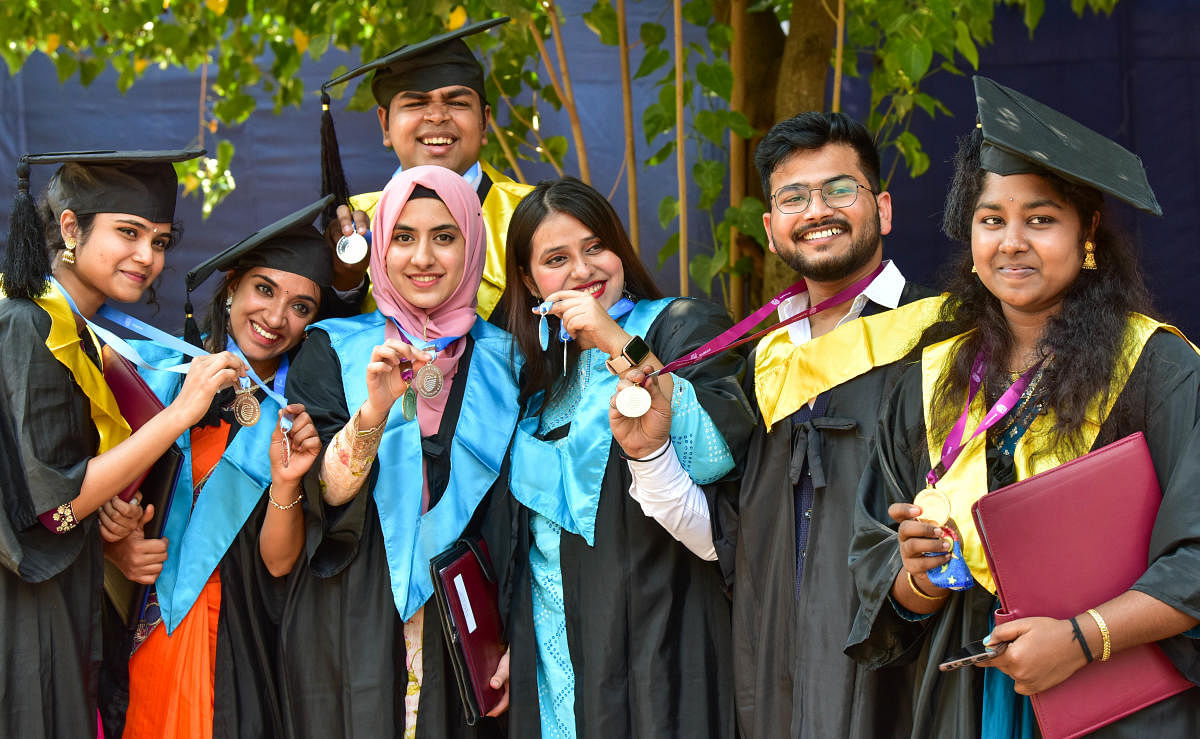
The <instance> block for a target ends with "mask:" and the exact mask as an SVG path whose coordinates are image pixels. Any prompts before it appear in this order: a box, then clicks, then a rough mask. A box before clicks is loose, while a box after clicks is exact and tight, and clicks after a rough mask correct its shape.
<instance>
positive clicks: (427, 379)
mask: <svg viewBox="0 0 1200 739" xmlns="http://www.w3.org/2000/svg"><path fill="white" fill-rule="evenodd" d="M442 382H443V380H442V371H441V370H440V369H438V368H437V365H435V364H434V363H433V362H432V361H431V362H428V363H427V364H426V365H425V366H424V367H422V368H421V369H419V370H417V376H416V377H415V378H413V384H414V385H415V386H416V390H417V394H418V395H420V396H421V397H422V398H425V399H427V400H428V399H429V398H436V397H437V396H438V393H440V392H442Z"/></svg>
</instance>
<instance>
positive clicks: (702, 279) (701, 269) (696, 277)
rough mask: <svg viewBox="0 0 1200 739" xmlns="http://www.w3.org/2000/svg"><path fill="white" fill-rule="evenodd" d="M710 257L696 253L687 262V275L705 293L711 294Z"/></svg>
mask: <svg viewBox="0 0 1200 739" xmlns="http://www.w3.org/2000/svg"><path fill="white" fill-rule="evenodd" d="M711 272H712V257H710V256H708V255H707V254H697V255H696V256H694V257H692V259H691V261H690V262H688V275H689V276H690V277H691V278H692V282H694V283H696V284H697V285H699V286H700V289H701V290H703V291H704V294H705V295H712V274H711Z"/></svg>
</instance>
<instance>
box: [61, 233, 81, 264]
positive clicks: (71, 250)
mask: <svg viewBox="0 0 1200 739" xmlns="http://www.w3.org/2000/svg"><path fill="white" fill-rule="evenodd" d="M65 243H66V247H67V248H66V249H63V253H62V260H63V262H64V263H66V264H75V247H77V246H79V242H77V241H75V238H74V237H72V236H68V237H67V239H66V242H65Z"/></svg>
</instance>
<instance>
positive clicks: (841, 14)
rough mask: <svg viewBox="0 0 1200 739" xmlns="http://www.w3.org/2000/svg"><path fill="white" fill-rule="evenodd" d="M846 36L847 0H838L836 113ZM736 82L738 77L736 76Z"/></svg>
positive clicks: (840, 105)
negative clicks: (843, 39) (844, 38)
mask: <svg viewBox="0 0 1200 739" xmlns="http://www.w3.org/2000/svg"><path fill="white" fill-rule="evenodd" d="M845 35H846V0H838V10H837V40H836V41H834V47H833V48H834V52H833V105H832V107H831V108H830V110H832V111H833V112H834V113H837V112H838V111H840V110H841V109H842V50H843V49H842V47H843V42H842V37H843V36H845ZM734 79H735V80H736V79H737V77H736V76H735V77H734Z"/></svg>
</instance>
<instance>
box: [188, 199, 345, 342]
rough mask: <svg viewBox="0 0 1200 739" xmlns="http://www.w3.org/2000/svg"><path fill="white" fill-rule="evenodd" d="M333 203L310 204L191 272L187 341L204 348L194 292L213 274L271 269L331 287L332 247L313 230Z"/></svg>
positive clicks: (323, 286)
mask: <svg viewBox="0 0 1200 739" xmlns="http://www.w3.org/2000/svg"><path fill="white" fill-rule="evenodd" d="M331 202H333V196H332V195H326V196H325V197H323V198H321V199H320V200H318V201H316V202H314V203H309V204H308V205H306V206H304V207H303V208H301V209H300V210H298V211H296V212H295V213H292V214H290V215H286V216H284V217H283V218H280V219H279V220H278V221H275V222H274V223H272V224H271V225H269V226H266V227H264V228H260V229H259V230H257V231H255V232H254V233H252V234H250V235H249V236H247V237H246V238H244V239H242V240H241V241H239V242H237V243H236V244H234V245H233V246H231V247H229V248H228V249H226V250H225V251H223V252H221V253H220V254H217V255H216V256H214V257H210V258H209V259H206V260H204V261H203V262H201V263H200V264H198V265H197V266H195V267H193V268H192V269H191V270H189V271H188V273H187V277H186V278H185V280H184V284H185V288H186V290H187V298H186V301H185V303H184V310H185V312H186V314H187V317H186V320H185V322H184V329H183V338H184V341H187V342H189V343H191V344H194V345H196V346H200V328H199V327H198V326H197V325H196V320H195V318H194V317H193V315H192V291H193V290H195V289H196V288H198V287H199V286H200V285H201V284H202V283H203V282H204V281H205V280H207V279H208V278H209V277H210V276H212V274H213V272H217V271H221V272H225V271H228V270H247V269H251V268H252V267H270V268H271V269H278V270H282V271H284V272H291V273H292V274H297V275H300V276H301V277H307V278H308V279H310V280H312V281H313V282H315V283H316V284H317V287H319V288H325V287H327V286H328V285H329V284H330V282H332V280H333V262H332V261H331V257H330V254H329V244H328V243H326V241H325V237H324V236H323V235H322V234H321V232H320V231H318V230H317V229H316V228H315V227H314V226H313V221H314V220H315V219H316V217H317V215H318V214H320V213H321V211H322V210H323V209H324V208H325V207H326V206H328V205H329V204H330V203H331Z"/></svg>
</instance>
